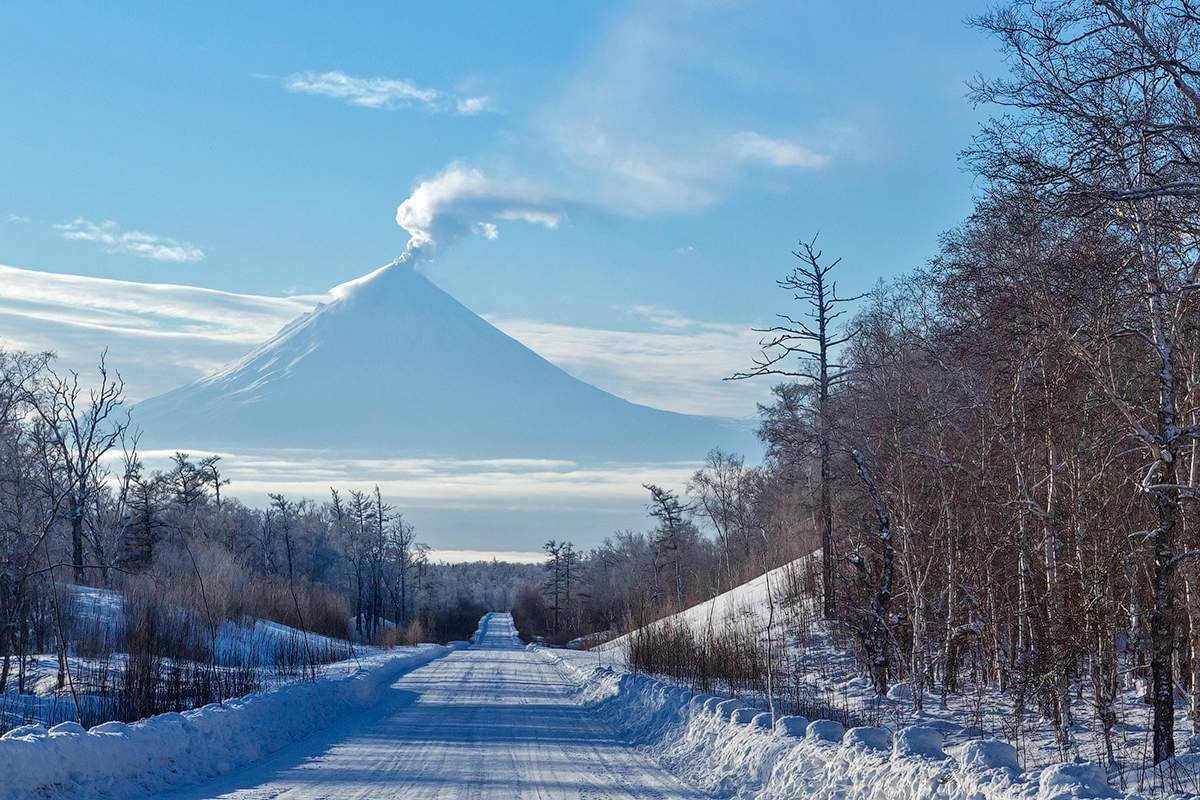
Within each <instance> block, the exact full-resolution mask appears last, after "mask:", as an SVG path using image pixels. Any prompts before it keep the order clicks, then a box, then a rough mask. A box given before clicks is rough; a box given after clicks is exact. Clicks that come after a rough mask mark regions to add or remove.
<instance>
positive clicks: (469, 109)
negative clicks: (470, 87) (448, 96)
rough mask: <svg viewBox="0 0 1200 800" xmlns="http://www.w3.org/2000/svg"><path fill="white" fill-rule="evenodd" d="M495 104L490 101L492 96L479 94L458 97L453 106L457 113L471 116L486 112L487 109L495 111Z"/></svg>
mask: <svg viewBox="0 0 1200 800" xmlns="http://www.w3.org/2000/svg"><path fill="white" fill-rule="evenodd" d="M495 106H496V104H495V103H494V102H493V101H492V98H490V97H487V96H486V95H480V96H478V97H460V98H458V102H456V103H455V106H454V107H455V110H456V111H458V113H459V114H462V115H463V116H467V117H473V116H475V115H476V114H486V113H487V112H489V111H495V110H496V108H495Z"/></svg>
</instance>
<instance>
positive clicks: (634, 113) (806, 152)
mask: <svg viewBox="0 0 1200 800" xmlns="http://www.w3.org/2000/svg"><path fill="white" fill-rule="evenodd" d="M741 13H742V12H741V11H738V10H736V9H732V8H728V7H726V6H724V5H722V4H701V6H700V7H694V6H689V7H688V8H687V10H686V12H685V11H683V10H682V9H680V8H679V7H678V6H677V5H675V4H672V3H648V4H638V5H635V6H634V7H633V10H632V11H630V12H628V13H625V14H622V15H619V16H617V17H616V18H615V19H614V20H613V21H612V22H611V24H609V25H606V26H604V27H603V28H602V29H601V31H600V33H599V35H598V36H597V37H596V38H595V40H594V45H593V47H592V48H591V50H590V51H588V52H585V53H584V54H583V55H582V57H580V58H579V59H577V60H576V62H575V63H576V64H577V66H576V67H575V68H574V69H573V70H571V71H569V72H567V73H566V74H565V76H564V77H563V78H561V79H560V81H561V83H560V87H559V88H558V90H557V91H554V92H552V93H551V95H550V99H549V101H546V102H543V103H541V105H540V107H536V108H535V109H534V110H533V112H532V114H531V115H530V117H529V118H528V119H527V120H525V121H524V125H521V124H520V122H518V123H517V125H515V126H514V127H513V128H512V129H507V130H505V131H504V136H503V138H502V139H500V140H499V148H500V149H499V150H498V153H497V155H496V157H495V158H489V157H488V156H487V154H480V155H476V156H474V157H472V158H471V159H470V162H471V163H472V164H473V165H475V166H474V167H473V168H472V169H473V170H474V171H475V172H476V173H477V174H478V175H483V174H487V175H489V176H493V175H503V176H511V175H517V176H520V177H519V178H517V179H515V181H509V180H506V181H503V182H501V181H493V182H492V186H493V187H494V188H495V189H496V190H497V192H498V198H497V199H498V201H511V200H513V199H514V196H513V192H512V190H511V188H509V187H508V186H507V185H506V184H509V183H513V182H517V183H519V184H522V185H523V186H524V187H526V188H528V187H530V186H536V187H539V189H538V191H537V193H536V194H537V199H538V200H539V201H540V202H541V203H542V204H543V205H546V202H547V200H549V203H548V206H547V207H543V208H540V209H538V210H539V212H541V213H549V214H552V215H556V214H559V213H560V212H561V211H562V210H563V209H570V210H573V211H576V210H577V211H582V212H586V213H591V212H602V213H605V214H616V215H620V216H626V217H649V216H655V215H664V214H683V213H692V212H695V211H698V210H702V209H705V208H709V207H713V206H718V205H719V204H721V203H723V202H724V201H725V200H726V199H727V198H728V197H729V196H730V195H731V194H733V193H735V192H737V191H739V190H742V189H744V188H746V187H751V186H752V183H751V181H752V180H753V179H754V178H755V177H758V176H760V175H761V170H762V168H763V167H768V168H772V169H779V170H787V171H789V172H793V171H797V170H817V169H822V168H825V167H828V166H829V165H830V164H831V163H833V154H835V153H836V154H839V157H840V154H841V153H843V152H844V149H843V148H841V147H840V145H839V142H840V141H843V140H845V139H847V138H848V137H847V136H845V135H844V126H842V127H841V128H840V129H838V128H837V126H834V125H833V124H831V123H829V122H828V121H822V122H812V121H811V120H812V118H813V117H812V115H811V114H809V115H805V116H804V117H797V116H796V115H795V114H788V113H787V112H785V111H781V110H780V109H781V108H784V107H786V103H787V100H788V99H789V94H790V92H791V91H792V90H793V89H794V88H795V85H794V83H793V82H792V79H791V78H787V79H779V74H778V73H779V71H778V70H772V69H770V66H771V65H770V64H768V63H764V62H763V60H762V59H758V60H757V61H754V57H753V56H747V55H746V49H745V48H744V47H742V44H743V43H741V42H739V41H738V40H737V38H736V37H734V36H731V35H730V29H731V27H732V28H735V29H736V28H738V27H739V26H737V25H736V24H735V22H736V20H735V19H734V17H736V16H737V15H739V14H741ZM700 54H703V56H701V55H700ZM731 64H736V69H733V68H731V67H730V65H731ZM765 75H769V76H771V77H770V78H764V77H762V76H765ZM772 82H774V83H775V84H778V85H769V84H771V83H772ZM751 84H753V85H752V86H751ZM772 93H773V94H772ZM767 98H770V99H767ZM739 99H744V100H745V102H739ZM763 109H768V112H767V113H769V114H770V124H771V125H772V126H773V127H776V128H778V127H780V126H783V127H784V128H785V129H786V128H787V127H788V126H795V127H796V130H795V132H794V133H791V134H789V136H788V137H786V138H781V137H771V136H767V135H765V134H763V133H760V132H758V131H757V130H756V128H758V126H759V125H760V124H762V121H763V117H764V113H763ZM821 110H822V109H819V108H818V111H821ZM756 117H757V118H756ZM822 118H823V117H816V119H822ZM835 130H840V131H843V132H835ZM810 139H811V142H810V141H809V140H810ZM496 164H502V165H503V168H499V167H496V166H495V165H496ZM464 169H465V168H464V167H463V166H462V165H461V164H450V165H449V166H448V167H447V168H446V170H445V172H444V173H443V174H442V175H441V176H439V178H438V179H435V180H436V182H441V183H444V184H445V183H449V179H450V178H452V177H461V175H460V174H459V173H461V172H462V171H463V170H464ZM429 183H430V182H426V183H423V184H421V185H420V186H418V187H417V192H422V191H426V192H428V191H429V189H430V188H431V187H430V186H429V185H428V184H429ZM459 188H460V189H461V190H464V191H465V190H466V188H467V187H466V186H462V185H460V186H459ZM444 196H445V195H443V197H444ZM522 199H524V198H522ZM454 205H455V204H453V203H450V202H443V203H441V204H439V205H435V204H432V203H429V202H423V199H422V198H420V197H418V196H417V193H416V192H414V194H413V196H411V197H410V198H409V199H408V200H406V201H405V202H404V203H403V204H402V205H401V209H402V210H412V211H414V212H415V211H418V210H419V211H420V212H422V214H423V215H422V214H416V213H414V214H410V215H409V221H418V217H419V224H418V225H417V226H416V227H417V228H419V229H420V230H421V231H428V230H430V229H431V228H433V227H435V226H436V225H437V215H438V214H440V213H449V214H451V215H453V214H454ZM406 206H418V207H419V209H417V208H413V209H406ZM402 216H404V215H398V217H397V221H399V222H400V224H401V225H403V226H404V227H405V228H406V229H409V231H410V234H411V233H412V231H413V227H410V225H409V224H407V222H406V221H404V220H403V219H401V217H402ZM503 218H504V217H503V216H500V215H499V214H493V215H492V216H490V217H489V216H486V215H477V216H476V217H473V218H468V219H466V220H465V223H466V224H465V225H464V221H463V220H458V221H456V222H454V223H453V224H455V225H456V226H457V227H458V228H459V229H462V230H469V229H470V224H472V223H475V222H485V221H493V220H494V219H503ZM520 218H522V219H526V220H530V219H532V217H531V216H530V215H524V216H521V217H520ZM554 219H557V217H554ZM543 224H546V223H543ZM547 227H553V224H548V225H547ZM434 238H436V237H434ZM413 245H414V246H421V245H422V237H421V235H420V234H417V235H414V237H413Z"/></svg>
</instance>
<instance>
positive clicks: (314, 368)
mask: <svg viewBox="0 0 1200 800" xmlns="http://www.w3.org/2000/svg"><path fill="white" fill-rule="evenodd" d="M330 298H331V299H330V300H329V301H328V302H325V303H322V304H320V305H318V306H317V307H316V308H315V309H314V310H312V311H311V312H309V313H306V314H304V315H302V316H300V317H298V318H297V319H295V320H293V321H292V322H290V323H288V324H287V325H285V326H284V327H283V328H282V329H281V330H280V331H279V332H278V333H276V334H275V335H274V336H273V337H272V338H271V339H269V340H268V341H267V342H265V343H264V344H262V345H260V346H259V347H258V348H256V349H255V350H253V351H252V352H250V353H249V354H247V355H246V356H244V357H243V358H241V359H239V360H238V361H236V362H234V363H232V364H230V365H228V366H227V367H225V368H223V369H221V370H220V371H218V372H216V373H215V374H212V375H209V376H207V377H205V378H202V379H200V380H198V381H195V382H194V383H191V384H188V385H185V386H182V387H180V388H177V389H174V390H172V391H169V392H167V393H165V394H161V395H158V396H157V397H152V398H150V399H147V400H145V401H143V402H141V403H139V404H138V405H137V406H136V407H135V408H134V411H133V418H134V422H135V423H136V424H137V425H138V426H139V427H140V428H141V429H142V431H143V437H142V441H143V444H144V445H149V446H151V447H162V448H173V449H200V450H217V449H243V450H245V449H271V450H276V449H280V448H299V449H323V450H324V449H329V450H334V451H337V452H339V453H342V454H348V455H362V456H370V457H404V458H409V457H431V458H456V459H464V458H486V459H494V458H541V459H567V460H572V461H576V462H581V463H585V462H593V463H597V462H612V461H622V462H628V461H642V462H648V461H676V460H680V461H683V460H687V461H690V460H698V459H699V458H701V457H703V455H704V453H705V452H706V451H707V450H708V449H710V448H712V447H718V446H719V447H726V448H729V449H735V450H744V449H746V448H747V447H749V446H750V442H751V436H750V435H749V433H748V432H747V431H746V430H745V429H744V428H743V427H742V425H741V424H739V423H735V422H732V421H728V420H723V419H719V418H713V417H699V416H690V415H686V414H678V413H674V412H669V411H663V410H659V409H655V408H650V407H647V406H643V405H638V404H636V403H631V402H629V401H627V400H624V399H622V398H620V397H617V396H615V395H612V394H609V393H608V392H605V391H603V390H601V389H598V388H597V387H595V386H592V385H591V384H589V383H586V382H584V381H581V380H579V379H578V378H575V377H573V376H572V375H570V374H568V373H567V372H565V371H564V370H562V369H560V368H559V367H556V366H555V365H553V364H551V363H550V362H549V361H546V360H545V359H544V358H542V357H541V356H539V355H538V354H537V353H535V352H533V351H532V350H530V349H529V348H528V347H526V346H524V345H523V344H521V343H520V342H518V341H516V340H515V339H513V338H511V337H509V336H508V335H506V334H504V333H503V332H501V331H500V330H498V329H497V328H495V327H494V326H492V325H491V324H489V323H488V322H487V321H485V320H484V319H482V318H481V317H479V316H478V315H477V314H475V313H474V312H473V311H471V310H470V309H468V308H467V307H466V306H464V305H462V304H461V303H459V302H458V301H457V300H455V299H454V298H453V297H451V296H450V295H449V294H447V293H446V292H444V291H442V290H441V289H439V288H438V287H437V286H435V285H434V284H433V283H431V282H430V281H429V280H428V279H427V278H425V277H424V276H423V275H421V274H420V273H419V272H417V271H416V270H414V269H413V268H412V266H410V265H409V264H407V263H404V262H396V263H393V264H389V265H387V266H384V267H381V268H379V269H377V270H375V271H374V272H371V273H369V274H367V275H364V276H363V277H361V278H358V279H356V280H353V281H350V282H348V283H344V284H342V285H340V286H338V287H336V288H334V289H333V290H332V291H331V292H330Z"/></svg>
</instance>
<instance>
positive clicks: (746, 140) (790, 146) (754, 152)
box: [731, 131, 829, 169]
mask: <svg viewBox="0 0 1200 800" xmlns="http://www.w3.org/2000/svg"><path fill="white" fill-rule="evenodd" d="M731 144H732V149H733V153H734V155H736V156H737V157H738V158H740V159H742V160H744V161H755V162H759V163H762V164H767V165H769V166H772V167H797V168H801V169H819V168H821V167H823V166H825V165H826V164H828V163H829V156H826V155H822V154H821V153H817V152H814V151H813V150H811V149H810V148H808V147H807V146H805V145H803V144H801V143H799V142H793V141H787V140H784V139H773V138H771V137H769V136H763V135H762V134H761V133H755V132H754V131H742V132H741V133H738V134H736V135H735V136H734V137H733V140H732V143H731Z"/></svg>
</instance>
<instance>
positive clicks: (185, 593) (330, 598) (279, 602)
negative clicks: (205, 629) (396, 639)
mask: <svg viewBox="0 0 1200 800" xmlns="http://www.w3.org/2000/svg"><path fill="white" fill-rule="evenodd" d="M150 574H151V575H153V577H154V579H155V580H156V581H157V582H158V583H159V584H160V585H161V586H162V587H163V588H162V592H163V597H164V598H169V599H170V601H171V602H173V603H175V604H176V605H177V606H180V607H182V608H188V609H191V610H193V611H195V612H197V613H199V614H201V615H204V618H205V619H206V620H208V621H210V622H211V623H216V624H219V623H220V621H221V620H223V619H242V618H246V617H253V618H258V619H267V620H271V621H273V622H278V623H280V624H282V625H288V626H290V627H293V628H300V627H302V626H301V624H300V617H301V616H302V617H303V618H304V625H303V627H304V628H306V629H307V630H308V631H310V632H312V633H320V634H323V635H325V636H332V637H336V638H339V639H349V638H350V635H351V631H350V621H349V620H350V608H349V604H348V603H347V602H346V600H345V599H344V598H342V597H341V596H339V595H338V593H337V592H335V591H333V590H332V589H330V588H328V587H326V586H322V585H319V584H314V583H310V582H309V581H306V580H304V579H297V580H296V581H295V589H296V597H297V599H298V600H299V606H300V614H299V615H298V614H297V613H296V605H297V603H296V602H295V601H294V600H293V598H292V592H291V590H290V589H289V587H288V582H287V580H286V579H283V578H265V577H260V576H256V575H253V574H251V573H250V571H249V570H247V569H246V567H245V566H244V565H242V564H241V563H239V562H238V560H237V559H236V558H235V557H234V555H233V554H232V553H230V552H229V550H228V549H227V548H226V547H225V546H224V545H222V544H220V543H219V542H214V541H207V540H204V539H200V538H196V539H194V540H192V541H191V542H190V543H189V544H188V545H187V547H184V546H183V545H182V544H180V543H170V544H169V543H163V545H161V546H160V547H159V551H158V554H157V555H156V556H155V561H154V565H153V568H152V570H151V572H150Z"/></svg>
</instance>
